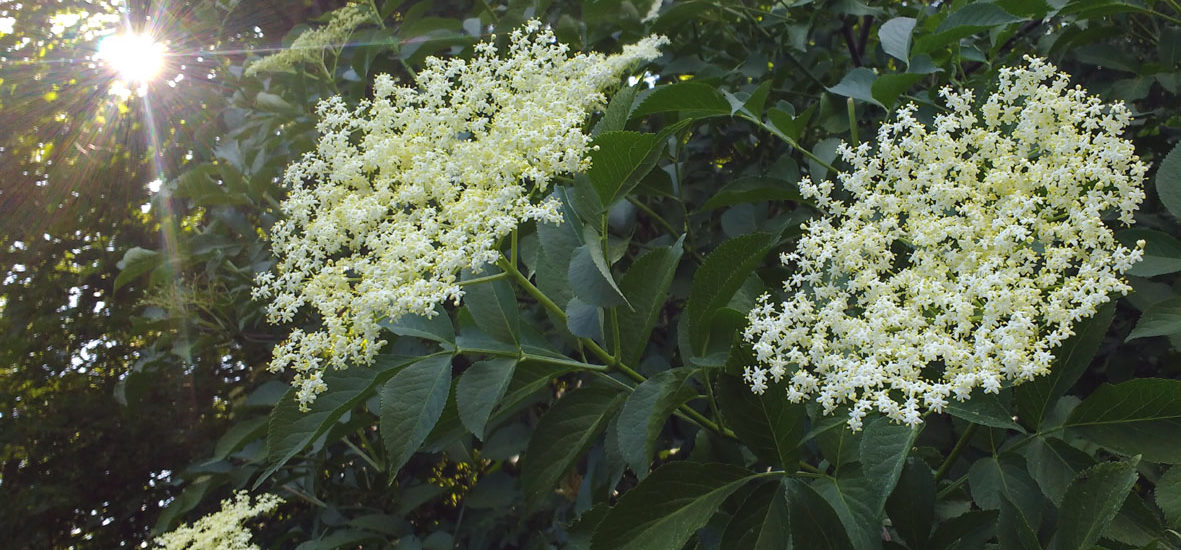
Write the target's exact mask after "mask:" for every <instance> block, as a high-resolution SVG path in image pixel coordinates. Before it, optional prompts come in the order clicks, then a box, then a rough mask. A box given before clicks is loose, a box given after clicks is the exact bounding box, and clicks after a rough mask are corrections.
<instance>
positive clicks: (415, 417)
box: [380, 355, 451, 472]
mask: <svg viewBox="0 0 1181 550" xmlns="http://www.w3.org/2000/svg"><path fill="white" fill-rule="evenodd" d="M450 393H451V356H450V355H436V356H434V357H428V358H426V359H423V360H422V361H418V362H416V363H414V364H412V365H410V366H408V367H406V368H405V369H402V370H401V371H399V372H398V373H397V374H395V375H394V377H393V378H390V380H389V382H386V384H385V385H384V386H383V387H382V388H381V426H380V430H381V439H382V441H383V442H384V443H385V452H386V468H387V469H388V471H390V472H397V471H398V470H399V469H401V468H402V465H403V464H406V461H407V460H409V459H410V457H411V455H413V454H414V453H415V451H417V450H418V448H419V446H421V445H422V443H423V441H426V438H427V436H428V435H430V433H431V430H432V429H434V427H435V423H436V422H438V421H439V416H440V415H441V414H443V407H444V406H446V405H447V397H448V395H450Z"/></svg>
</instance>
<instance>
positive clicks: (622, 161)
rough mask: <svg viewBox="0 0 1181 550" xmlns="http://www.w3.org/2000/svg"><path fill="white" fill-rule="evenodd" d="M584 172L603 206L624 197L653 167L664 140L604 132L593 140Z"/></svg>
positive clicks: (636, 133) (648, 135) (654, 135)
mask: <svg viewBox="0 0 1181 550" xmlns="http://www.w3.org/2000/svg"><path fill="white" fill-rule="evenodd" d="M592 146H593V147H594V149H592V150H591V153H590V159H591V167H590V169H589V170H587V172H586V174H587V176H589V177H590V180H591V182H592V183H593V184H594V189H595V192H596V193H597V194H598V196H599V201H600V202H601V203H602V204H603V206H610V205H611V204H613V203H614V202H615V201H617V200H619V199H620V198H623V197H624V196H626V195H627V194H628V193H629V192H631V190H632V189H633V188H635V186H636V185H637V184H639V183H640V180H641V179H643V178H644V176H646V175H648V172H650V171H651V170H652V168H653V167H654V166H656V160H657V158H658V157H659V155H660V153H661V151H662V150H663V142H662V141H660V140H658V139H657V136H656V134H642V133H639V132H604V133H602V134H599V136H598V137H596V138H595V139H594V141H593V142H592Z"/></svg>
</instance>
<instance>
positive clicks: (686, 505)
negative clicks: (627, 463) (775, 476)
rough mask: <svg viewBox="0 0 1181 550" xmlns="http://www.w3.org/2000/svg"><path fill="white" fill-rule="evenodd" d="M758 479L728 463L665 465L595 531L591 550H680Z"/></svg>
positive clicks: (635, 488)
mask: <svg viewBox="0 0 1181 550" xmlns="http://www.w3.org/2000/svg"><path fill="white" fill-rule="evenodd" d="M756 476H757V474H752V473H750V472H748V471H746V470H745V469H742V468H739V467H737V466H732V465H730V464H705V463H700V462H671V463H669V464H665V465H664V466H661V467H660V468H659V469H657V470H656V471H654V472H652V475H650V476H648V478H647V479H645V480H644V481H641V482H640V483H639V485H636V486H635V487H633V488H632V489H631V490H630V491H628V492H626V493H624V494H623V496H622V497H620V499H619V503H618V504H616V505H615V507H614V508H612V509H611V511H610V512H608V513H607V517H606V518H605V519H603V522H602V523H600V524H599V527H598V529H596V530H595V534H594V537H592V538H591V548H592V549H593V550H659V549H669V550H679V549H680V548H681V547H682V546H683V545H684V544H685V541H687V540H689V537H691V536H693V533H694V532H696V531H697V530H698V529H700V528H701V527H702V526H704V525H705V523H706V522H707V521H709V518H710V517H712V516H713V515H714V512H716V511H717V509H718V507H719V506H721V505H722V502H724V501H725V500H726V498H727V497H729V496H730V495H731V494H732V493H734V491H737V490H738V488H739V487H742V485H743V484H745V483H746V482H747V481H749V480H750V479H752V478H754V477H756Z"/></svg>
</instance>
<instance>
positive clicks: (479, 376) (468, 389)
mask: <svg viewBox="0 0 1181 550" xmlns="http://www.w3.org/2000/svg"><path fill="white" fill-rule="evenodd" d="M516 367H517V360H516V359H512V358H505V357H497V358H495V359H487V360H484V361H478V362H476V363H473V364H472V366H470V367H468V369H467V370H466V371H464V372H463V375H462V376H460V377H459V383H458V384H456V386H455V404H456V406H457V407H458V408H459V419H460V421H462V422H463V425H464V427H466V428H467V429H468V430H469V431H471V432H472V433H473V434H475V436H476V437H478V438H480V440H481V441H482V440H483V439H484V428H485V426H486V425H487V423H488V416H489V415H491V414H492V409H493V408H494V407H495V406H496V403H497V402H498V401H500V398H501V397H504V394H505V392H506V391H507V390H508V386H509V383H510V382H511V381H512V379H513V373H514V372H515V371H516Z"/></svg>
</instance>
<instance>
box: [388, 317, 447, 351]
mask: <svg viewBox="0 0 1181 550" xmlns="http://www.w3.org/2000/svg"><path fill="white" fill-rule="evenodd" d="M379 324H380V325H381V326H382V328H384V329H386V330H388V331H390V332H392V333H394V334H397V335H398V336H411V337H414V338H422V339H425V340H432V341H435V342H439V343H450V344H454V343H455V327H454V326H453V325H452V324H451V317H450V316H449V315H447V313H446V312H442V313H439V312H438V311H437V310H436V311H435V314H434V315H432V316H430V317H427V316H424V315H416V314H410V315H403V316H402V317H400V318H398V320H397V321H395V322H392V323H391V322H388V321H382V322H380V323H379Z"/></svg>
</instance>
